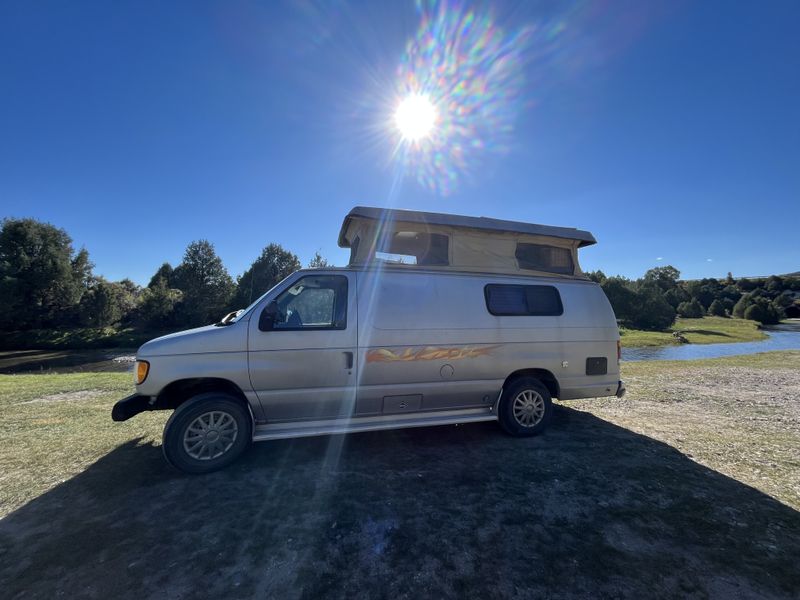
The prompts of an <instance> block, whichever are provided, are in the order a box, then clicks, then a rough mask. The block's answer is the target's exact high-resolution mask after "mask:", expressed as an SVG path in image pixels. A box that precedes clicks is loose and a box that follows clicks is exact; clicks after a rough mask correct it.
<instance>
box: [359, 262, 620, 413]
mask: <svg viewBox="0 0 800 600" xmlns="http://www.w3.org/2000/svg"><path fill="white" fill-rule="evenodd" d="M491 283H500V284H504V283H505V284H516V285H520V284H523V285H526V284H529V285H553V286H554V287H556V288H557V289H558V290H559V293H560V295H561V300H562V304H563V306H564V312H563V314H562V315H560V316H495V315H492V314H490V313H489V311H488V309H487V306H486V298H485V295H484V287H485V286H486V285H487V284H491ZM358 289H359V291H358V294H359V298H358V304H359V324H360V327H359V341H358V346H359V348H358V351H359V364H360V372H359V392H358V397H357V401H356V414H361V415H367V414H379V413H380V412H381V411H382V410H383V406H384V398H385V397H387V396H392V395H395V394H422V410H443V409H448V408H466V407H476V406H487V405H488V406H491V405H492V404H493V403H494V401H495V400H496V398H497V394H498V392H499V391H500V389H501V387H502V385H503V382H504V381H505V379H506V378H507V377H508V376H509V375H510V374H511V373H513V372H515V371H518V370H522V369H531V368H538V369H546V370H548V371H550V372H551V373H553V375H554V376H555V377H556V379H557V380H558V382H559V384H560V387H561V397H562V398H565V399H566V398H579V397H590V396H605V395H613V394H614V393H615V391H616V386H617V381H618V379H619V373H618V371H619V369H618V364H617V355H616V352H617V350H616V341H617V339H618V338H619V334H618V330H617V326H616V321H615V319H614V314H613V311H612V310H611V307H610V305H609V304H608V300H607V299H606V297H605V294H603V292H602V290H601V289H600V288H599V286H597V285H595V284H593V283H591V282H585V281H565V280H563V279H560V280H559V279H550V278H520V277H508V276H502V275H499V276H494V275H461V274H440V273H436V274H432V273H408V272H402V271H392V270H390V269H386V270H383V271H364V272H361V273H359V288H358ZM587 358H605V363H606V365H607V369H606V372H605V373H604V374H600V375H591V376H590V375H586V364H587V362H586V361H587Z"/></svg>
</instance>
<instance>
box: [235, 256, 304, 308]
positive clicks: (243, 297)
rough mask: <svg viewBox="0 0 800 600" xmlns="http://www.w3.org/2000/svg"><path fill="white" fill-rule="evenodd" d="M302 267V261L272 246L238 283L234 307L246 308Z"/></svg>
mask: <svg viewBox="0 0 800 600" xmlns="http://www.w3.org/2000/svg"><path fill="white" fill-rule="evenodd" d="M300 268H302V267H301V265H300V260H299V259H298V258H297V256H296V255H294V254H292V253H291V252H289V251H288V250H284V249H283V247H282V246H281V245H280V244H270V245H269V246H267V247H266V248H264V249H263V250H262V251H261V256H259V257H258V258H257V259H256V260H255V261H254V262H253V264H252V265H250V268H249V269H247V271H245V272H244V273H242V275H241V276H240V277H239V279H238V281H237V283H236V294H235V296H234V302H233V304H234V306H235V307H236V308H244V307H246V306H249V305H250V304H251V303H252V302H253V301H254V300H256V299H257V298H259V297H260V296H261V295H262V294H263V293H264V292H266V291H267V290H269V289H271V288H272V287H274V286H275V284H277V283H278V282H280V281H282V280H283V279H285V278H286V277H288V276H289V275H291V274H292V273H294V272H295V271H297V270H299V269H300Z"/></svg>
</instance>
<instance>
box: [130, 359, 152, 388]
mask: <svg viewBox="0 0 800 600" xmlns="http://www.w3.org/2000/svg"><path fill="white" fill-rule="evenodd" d="M149 372H150V363H149V362H147V361H146V360H137V361H136V364H135V365H134V367H133V381H134V383H135V384H136V385H139V384H140V383H144V380H145V379H147V374H148V373H149Z"/></svg>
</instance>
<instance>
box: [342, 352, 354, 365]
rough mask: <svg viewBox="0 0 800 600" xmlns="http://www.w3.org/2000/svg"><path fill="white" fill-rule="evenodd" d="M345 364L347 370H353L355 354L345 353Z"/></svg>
mask: <svg viewBox="0 0 800 600" xmlns="http://www.w3.org/2000/svg"><path fill="white" fill-rule="evenodd" d="M343 354H344V363H345V369H352V368H353V353H352V352H344V353H343Z"/></svg>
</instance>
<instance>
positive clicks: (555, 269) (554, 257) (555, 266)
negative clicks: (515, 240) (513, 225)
mask: <svg viewBox="0 0 800 600" xmlns="http://www.w3.org/2000/svg"><path fill="white" fill-rule="evenodd" d="M514 256H515V257H516V259H517V265H518V266H519V268H520V269H529V270H531V271H544V272H546V273H561V274H564V275H572V274H574V272H575V265H574V263H573V262H572V250H570V249H569V248H558V247H556V246H545V245H543V244H523V243H519V244H517V250H516V252H515V253H514Z"/></svg>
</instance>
